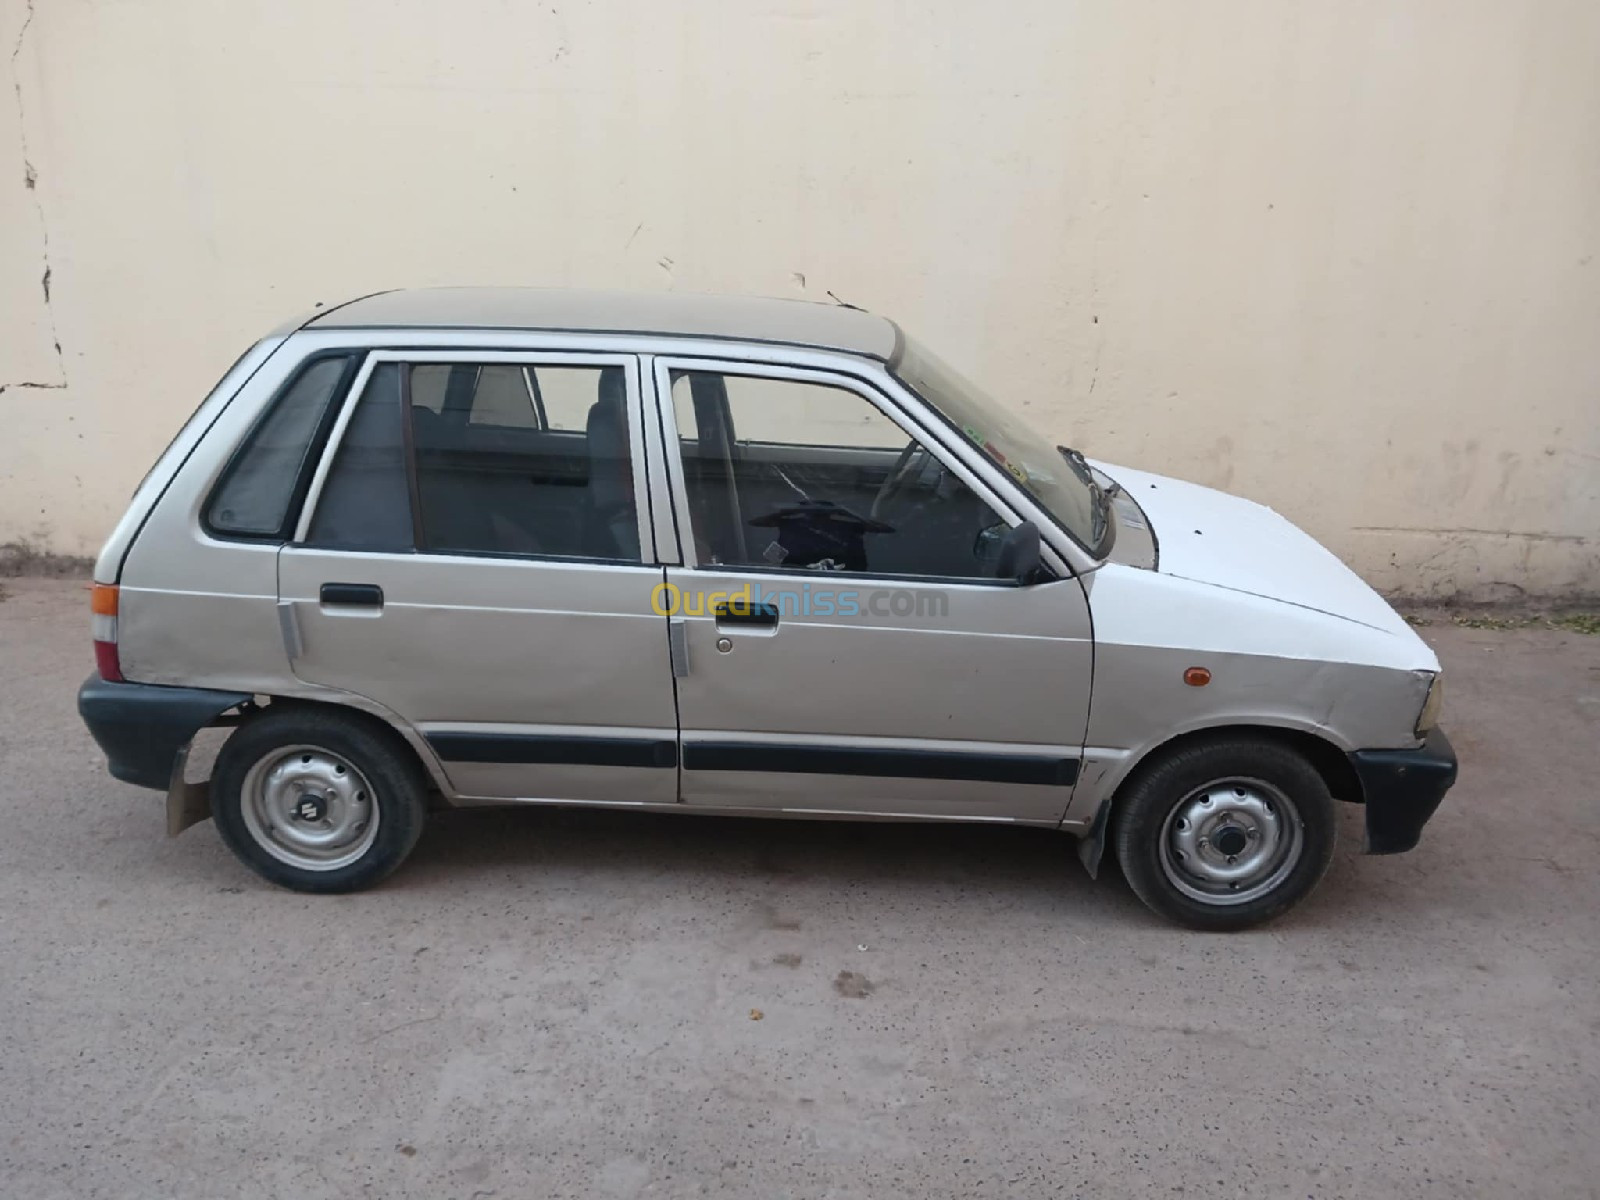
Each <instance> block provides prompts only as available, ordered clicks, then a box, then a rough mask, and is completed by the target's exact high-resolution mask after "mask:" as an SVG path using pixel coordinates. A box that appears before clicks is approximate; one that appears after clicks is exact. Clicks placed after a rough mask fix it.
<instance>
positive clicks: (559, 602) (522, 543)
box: [278, 352, 677, 803]
mask: <svg viewBox="0 0 1600 1200" xmlns="http://www.w3.org/2000/svg"><path fill="white" fill-rule="evenodd" d="M641 412H642V409H641V402H640V388H639V374H638V363H637V360H636V359H634V358H632V357H629V356H622V355H594V354H571V355H553V354H487V353H461V352H454V353H450V352H427V353H423V352H411V353H407V352H392V353H391V352H382V353H374V354H373V355H371V356H369V360H368V362H367V364H366V365H365V367H364V368H363V373H362V375H361V376H360V377H359V378H358V379H357V381H356V385H355V387H354V388H353V389H352V392H351V398H350V400H349V401H348V402H347V403H346V405H345V408H344V410H343V412H342V414H341V417H340V421H339V425H338V427H337V428H336V430H335V434H334V437H333V438H332V439H331V441H330V450H329V454H328V456H327V457H326V458H325V460H324V462H323V464H322V466H321V467H320V468H319V471H318V474H317V478H316V480H315V482H314V483H313V485H312V495H311V496H310V497H309V499H308V504H307V512H306V514H305V516H304V517H303V518H302V521H301V525H300V529H299V533H298V536H297V538H296V541H295V542H294V543H293V544H291V545H289V546H287V547H285V548H284V549H283V550H282V551H281V553H280V556H279V571H278V582H279V598H280V604H281V606H282V612H283V616H284V620H285V623H286V631H287V640H288V641H289V642H290V643H291V650H292V651H293V667H294V671H295V674H296V675H297V676H298V677H299V678H301V679H303V680H305V681H307V682H308V683H312V684H317V685H322V686H325V687H330V688H335V689H338V690H340V691H343V692H347V693H353V694H355V695H358V696H362V697H365V698H366V699H368V700H370V701H372V702H375V703H377V704H379V705H381V706H383V707H384V708H386V709H388V710H390V711H391V712H393V713H395V714H398V715H399V716H400V717H401V718H403V719H404V720H405V721H407V722H409V723H410V724H412V725H413V726H415V727H416V728H418V729H419V730H420V731H421V732H422V733H423V735H424V736H425V737H426V738H427V740H428V742H429V743H430V744H431V745H432V747H433V748H434V750H435V751H436V752H437V754H438V756H439V758H440V759H441V761H442V762H443V764H444V768H445V771H446V773H447V774H448V775H449V778H450V782H451V784H452V785H453V787H454V788H455V790H456V791H457V792H458V793H460V794H461V795H462V796H463V797H466V798H472V797H483V798H492V799H530V800H539V799H551V800H587V801H605V802H619V801H620V802H634V803H638V802H656V803H671V802H673V801H674V800H675V799H676V790H677V770H676V764H677V752H676V751H677V747H676V736H677V729H676V716H675V713H674V709H673V695H672V676H671V668H670V663H669V660H668V655H667V640H666V630H667V625H666V619H665V618H664V617H662V616H659V615H657V614H656V613H654V612H653V611H652V609H651V599H650V597H651V589H652V587H653V586H654V585H655V584H658V583H659V582H660V581H661V570H660V568H659V567H653V566H646V565H645V564H646V563H647V562H651V561H653V559H654V553H653V549H652V548H651V545H650V534H649V527H648V522H641V521H640V519H639V514H640V512H641V511H643V510H644V509H645V507H646V506H645V505H644V504H643V502H642V501H641V497H642V495H643V491H642V480H643V478H644V466H643V449H642V439H641V436H640V429H641V423H640V419H641ZM296 643H297V644H296Z"/></svg>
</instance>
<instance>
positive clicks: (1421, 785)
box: [1350, 729, 1456, 854]
mask: <svg viewBox="0 0 1600 1200" xmlns="http://www.w3.org/2000/svg"><path fill="white" fill-rule="evenodd" d="M1350 765H1351V766H1352V767H1354V768H1355V771H1356V775H1357V776H1358V777H1359V778H1360V780H1361V790H1362V793H1363V794H1364V796H1365V797H1366V805H1367V853H1368V854H1400V853H1402V852H1404V851H1406V850H1409V849H1411V848H1412V847H1413V846H1415V845H1416V844H1417V842H1418V841H1419V840H1420V839H1421V837H1422V827H1423V826H1424V825H1426V824H1427V823H1428V818H1430V817H1431V816H1433V813H1434V810H1435V809H1436V808H1438V807H1439V802H1440V801H1441V800H1443V799H1444V794H1445V793H1446V792H1447V791H1449V790H1450V785H1451V784H1453V783H1454V782H1455V781H1456V752H1455V749H1454V747H1452V746H1451V745H1450V739H1449V738H1447V737H1445V735H1444V731H1443V730H1439V729H1435V730H1434V731H1433V732H1432V733H1430V734H1428V738H1427V741H1425V742H1424V743H1423V744H1422V746H1421V747H1419V748H1418V749H1416V750H1357V751H1355V752H1354V753H1352V754H1351V755H1350Z"/></svg>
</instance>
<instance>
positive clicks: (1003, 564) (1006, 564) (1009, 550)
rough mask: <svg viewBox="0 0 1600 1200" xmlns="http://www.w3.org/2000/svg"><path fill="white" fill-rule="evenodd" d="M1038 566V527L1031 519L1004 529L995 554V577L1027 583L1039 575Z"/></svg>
mask: <svg viewBox="0 0 1600 1200" xmlns="http://www.w3.org/2000/svg"><path fill="white" fill-rule="evenodd" d="M1039 567H1040V558H1039V527H1038V526H1037V525H1035V524H1034V523H1033V522H1032V521H1024V522H1023V523H1022V524H1021V525H1017V526H1013V527H1012V528H1011V529H1008V530H1006V532H1005V534H1004V535H1003V536H1002V537H1001V538H1000V552H999V554H997V555H996V556H995V563H994V574H995V578H996V579H1015V580H1016V581H1017V582H1018V583H1020V584H1029V583H1033V582H1034V581H1035V580H1036V579H1037V578H1038V577H1039Z"/></svg>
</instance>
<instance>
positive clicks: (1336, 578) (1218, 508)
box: [1094, 462, 1416, 637]
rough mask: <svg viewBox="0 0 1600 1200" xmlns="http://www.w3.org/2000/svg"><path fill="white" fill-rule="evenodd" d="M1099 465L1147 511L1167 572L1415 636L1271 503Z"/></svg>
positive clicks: (1161, 568)
mask: <svg viewBox="0 0 1600 1200" xmlns="http://www.w3.org/2000/svg"><path fill="white" fill-rule="evenodd" d="M1094 466H1095V467H1097V468H1098V469H1099V470H1101V471H1103V472H1104V473H1105V474H1106V475H1107V476H1109V477H1110V478H1111V479H1112V480H1113V481H1115V482H1116V483H1118V484H1120V485H1121V486H1122V488H1123V489H1124V490H1125V491H1126V492H1127V493H1128V495H1129V496H1130V497H1131V498H1132V499H1133V500H1135V501H1136V502H1137V503H1138V505H1139V507H1140V508H1142V509H1143V510H1144V512H1145V515H1146V516H1147V517H1148V518H1149V521H1150V526H1151V529H1152V531H1153V532H1154V534H1155V537H1156V543H1157V547H1158V560H1157V569H1158V570H1159V571H1160V572H1161V573H1162V574H1163V575H1174V576H1177V577H1178V578H1181V579H1188V580H1192V581H1194V582H1196V583H1206V584H1211V585H1212V586H1215V587H1220V588H1228V589H1230V590H1232V591H1236V592H1245V593H1248V594H1249V595H1252V596H1264V597H1266V598H1268V599H1271V600H1279V601H1282V602H1283V603H1285V604H1295V605H1299V606H1300V607H1302V608H1309V609H1312V610H1314V611H1316V612H1320V613H1326V614H1328V615H1329V616H1334V617H1341V618H1343V619H1345V620H1347V621H1355V622H1358V623H1360V624H1362V625H1367V626H1370V627H1371V628H1374V629H1381V630H1383V631H1384V632H1386V633H1395V634H1401V635H1404V636H1406V637H1415V636H1416V634H1415V632H1414V631H1413V630H1412V629H1411V628H1410V627H1409V626H1408V625H1407V624H1406V623H1405V621H1404V619H1403V618H1401V616H1400V614H1399V613H1397V612H1395V611H1394V609H1393V608H1391V607H1389V604H1388V602H1387V601H1385V600H1384V599H1383V597H1382V596H1380V595H1378V593H1377V592H1375V591H1373V590H1372V589H1371V588H1370V587H1368V586H1367V584H1366V583H1365V582H1364V581H1363V580H1362V578H1361V577H1360V576H1359V575H1357V574H1356V573H1355V572H1354V571H1352V570H1351V569H1350V568H1349V567H1347V566H1345V565H1344V563H1342V562H1340V561H1339V559H1338V558H1336V557H1335V556H1334V555H1333V553H1332V552H1331V551H1329V550H1328V549H1326V548H1325V547H1323V546H1322V545H1321V544H1320V543H1319V542H1317V541H1316V540H1315V539H1314V538H1312V537H1311V536H1310V535H1309V534H1307V533H1305V532H1303V531H1302V530H1300V529H1299V528H1297V527H1296V526H1295V525H1293V524H1292V523H1290V522H1289V521H1287V520H1285V519H1284V518H1283V517H1280V516H1279V515H1278V514H1277V513H1275V512H1273V511H1272V510H1271V509H1270V508H1267V507H1266V506H1265V505H1262V504H1256V503H1255V502H1253V501H1250V500H1245V499H1242V498H1240V497H1238V496H1230V495H1228V493H1226V492H1219V491H1217V490H1216V489H1214V488H1208V487H1201V486H1200V485H1199V484H1197V483H1185V482H1184V481H1183V480H1181V479H1171V478H1168V477H1167V476H1165V475H1152V474H1150V473H1149V472H1147V471H1136V470H1134V469H1132V468H1131V467H1119V466H1115V465H1113V464H1111V463H1098V462H1097V463H1095V464H1094Z"/></svg>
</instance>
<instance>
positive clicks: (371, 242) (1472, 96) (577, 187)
mask: <svg viewBox="0 0 1600 1200" xmlns="http://www.w3.org/2000/svg"><path fill="white" fill-rule="evenodd" d="M30 12H31V22H30V20H29V17H30ZM25 25H26V30H25V32H24V26H25ZM13 45H14V46H15V47H16V51H15V53H14V54H12V55H11V56H10V61H9V64H8V65H9V68H10V70H11V72H13V73H14V75H15V79H16V82H17V84H18V90H17V93H16V95H13V93H12V88H11V86H10V84H11V79H10V77H9V76H8V78H7V79H6V86H5V87H4V89H3V90H0V385H4V387H5V390H4V392H3V393H0V542H3V541H6V540H10V539H15V538H29V539H34V540H37V541H39V542H41V543H43V544H45V545H48V546H49V547H51V548H54V549H56V550H59V551H64V552H70V553H82V552H87V551H90V550H92V548H94V547H95V546H96V544H97V543H98V541H99V540H100V539H101V538H102V537H103V536H104V534H105V533H106V531H107V530H108V529H109V528H110V526H111V524H112V522H113V520H114V518H115V516H116V514H117V512H118V510H119V509H120V506H121V505H122V504H123V502H124V501H125V499H126V497H127V496H128V494H129V492H130V491H131V489H132V487H133V486H134V484H135V483H136V482H137V480H138V478H139V476H140V475H141V474H142V472H143V471H144V470H145V468H146V467H147V466H148V465H149V462H150V460H151V459H152V457H153V456H154V455H155V454H156V453H157V452H158V451H159V450H160V448H161V447H162V446H163V445H164V444H165V442H166V440H167V438H168V437H169V436H170V434H171V433H172V432H173V430H174V429H175V428H176V426H177V425H178V423H179V422H180V421H181V420H182V419H183V417H184V415H185V414H186V413H187V412H188V411H189V410H190V409H191V408H192V407H193V405H194V404H195V403H196V401H197V400H198V399H199V398H200V396H201V395H203V393H204V392H205V391H206V389H207V388H208V387H209V386H210V384H211V383H212V382H213V381H214V380H215V378H216V377H217V376H218V375H219V374H220V373H221V372H222V371H223V370H224V369H225V368H226V367H227V365H228V363H229V362H230V361H231V360H232V359H233V357H234V356H235V355H236V354H237V353H238V352H239V351H240V350H241V349H242V348H243V347H244V346H245V345H246V344H247V343H248V342H249V341H250V340H251V339H252V338H254V337H255V336H257V335H258V334H259V333H261V332H262V331H264V330H265V329H266V328H268V327H270V326H272V325H273V324H275V323H276V322H278V321H279V320H280V319H282V318H283V317H285V316H287V315H290V314H292V313H294V312H296V311H299V310H301V309H305V308H308V307H310V306H311V305H313V304H314V303H316V302H319V301H322V302H331V301H335V300H338V299H341V298H344V297H347V296H350V295H352V294H355V293H359V292H366V291H372V290H375V289H378V288H385V287H391V286H396V285H409V284H426V283H443V282H494V283H512V282H518V283H534V284H578V285H591V286H616V287H629V288H678V289H683V290H697V291H738V292H757V293H768V294H775V295H786V296H810V297H815V298H818V299H826V297H827V293H828V292H830V291H831V292H832V293H834V294H835V295H837V296H840V297H843V298H844V299H845V300H848V301H850V302H851V303H855V304H860V305H863V306H865V307H868V308H872V309H875V310H879V311H882V312H885V313H888V314H891V315H894V316H896V317H898V318H900V319H901V320H902V321H903V322H904V323H905V324H906V326H907V327H908V328H910V329H912V330H914V331H916V332H918V333H919V334H921V335H923V336H924V337H925V338H926V339H927V340H928V341H929V342H930V343H932V344H933V345H935V346H937V347H938V348H939V349H940V350H941V352H942V353H944V355H945V356H946V357H947V358H950V359H951V360H952V361H954V362H955V363H956V364H957V365H958V366H960V367H962V368H963V369H964V370H966V371H967V372H968V373H970V374H972V375H974V376H975V377H977V378H979V379H981V380H983V381H985V382H986V383H987V384H989V385H990V387H991V389H992V390H994V391H996V392H997V393H998V394H1000V395H1002V396H1003V397H1005V398H1007V399H1008V400H1009V402H1010V403H1012V404H1015V405H1017V406H1019V407H1021V408H1023V409H1025V410H1026V411H1027V412H1028V413H1029V414H1030V415H1031V416H1032V417H1033V419H1034V420H1035V421H1036V422H1038V423H1040V424H1041V425H1043V426H1046V427H1047V430H1048V432H1050V433H1052V434H1053V435H1055V436H1056V437H1057V438H1059V439H1061V440H1064V441H1068V442H1071V443H1073V444H1075V445H1077V446H1080V447H1081V448H1083V449H1084V450H1086V451H1088V452H1089V453H1091V454H1093V455H1099V456H1102V457H1104V458H1108V459H1111V460H1113V461H1119V460H1120V461H1125V462H1128V463H1130V464H1135V465H1138V466H1142V467H1147V468H1151V469H1155V470H1160V471H1166V472H1170V473H1172V474H1177V475H1181V476H1185V477H1188V478H1191V479H1196V480H1199V481H1201V482H1204V483H1208V484H1213V485H1216V486H1219V487H1223V488H1228V489H1230V490H1233V491H1237V492H1240V493H1242V494H1245V495H1248V496H1251V497H1253V498H1256V499H1259V500H1262V501H1265V502H1266V503H1269V504H1271V505H1273V506H1274V507H1276V508H1278V509H1280V510H1281V511H1283V512H1284V513H1286V514H1287V515H1289V516H1290V517H1292V518H1293V519H1295V520H1296V521H1298V522H1300V523H1301V524H1303V525H1304V526H1306V527H1307V528H1308V529H1309V530H1311V531H1312V532H1313V533H1315V534H1316V535H1318V536H1319V537H1321V538H1323V539H1324V540H1325V541H1327V542H1328V543H1329V544H1330V545H1331V546H1332V547H1333V548H1335V549H1336V550H1337V551H1338V552H1339V553H1340V554H1342V555H1343V556H1344V557H1345V558H1346V559H1347V560H1348V561H1350V562H1351V563H1352V564H1353V565H1354V566H1355V567H1356V568H1357V569H1358V570H1360V571H1362V572H1363V573H1364V574H1365V575H1366V576H1367V577H1368V578H1369V579H1371V580H1372V581H1373V582H1374V583H1376V584H1378V585H1379V586H1382V587H1387V588H1391V589H1399V590H1403V591H1407V592H1412V593H1435V594H1450V593H1467V594H1472V595H1485V594H1508V593H1512V592H1514V591H1516V590H1520V589H1527V590H1529V591H1533V592H1542V593H1558V594H1564V593H1573V592H1576V591H1596V590H1600V261H1596V259H1595V255H1596V251H1597V249H1600V70H1597V69H1596V63H1597V62H1600V6H1597V5H1595V4H1594V3H1593V2H1592V0H1549V2H1542V3H1541V2H1536V0H1498V2H1495V0H1436V2H1433V3H1424V2H1420V0H1343V2H1336V0H1324V2H1318V3H1310V2H1297V0H1260V2H1256V3H1247V2H1242V0H1239V2H1232V0H1229V2H1224V0H1210V2H1206V3H1200V2H1198V0H1193V2H1189V0H1166V2H1163V3H1138V2H1133V0H1102V2H1098V3H1088V2H1084V3H1071V2H1066V0H1026V2H1024V0H1016V2H1014V3H998V4H987V5H979V4H972V3H970V2H967V0H946V2H942V3H933V2H929V3H909V2H902V3H887V2H881V3H880V2H877V0H679V2H676V3H663V2H661V0H614V2H612V3H605V4H595V3H584V4H575V3H572V2H571V0H541V2H540V3H539V4H519V3H512V2H509V0H454V2H453V3H449V4H441V3H438V0H400V2H380V0H366V2H357V0H229V2H228V3H216V2H212V0H188V2H183V0H118V2H115V3H106V2H103V0H102V2H98V3H91V2H90V0H34V3H33V5H32V6H31V9H30V6H29V5H28V4H27V2H26V0H0V53H5V52H6V50H8V49H9V48H10V47H12V46H13ZM24 146H25V147H26V150H25V156H26V163H27V164H31V171H30V169H29V167H28V166H25V162H24V149H23V148H24ZM29 180H32V184H31V185H30V183H29V182H28V181H29ZM46 264H48V267H49V271H50V282H49V300H48V303H47V302H46V300H45V296H44V288H43V286H42V283H41V280H42V276H43V274H44V272H45V269H46ZM56 342H59V344H60V349H59V351H57V349H56V348H55V343H56ZM30 385H37V386H30Z"/></svg>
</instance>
